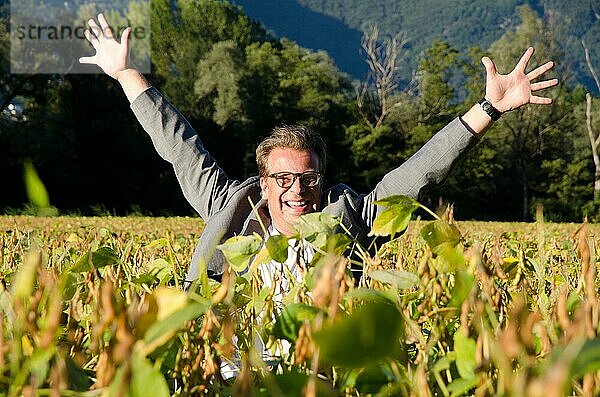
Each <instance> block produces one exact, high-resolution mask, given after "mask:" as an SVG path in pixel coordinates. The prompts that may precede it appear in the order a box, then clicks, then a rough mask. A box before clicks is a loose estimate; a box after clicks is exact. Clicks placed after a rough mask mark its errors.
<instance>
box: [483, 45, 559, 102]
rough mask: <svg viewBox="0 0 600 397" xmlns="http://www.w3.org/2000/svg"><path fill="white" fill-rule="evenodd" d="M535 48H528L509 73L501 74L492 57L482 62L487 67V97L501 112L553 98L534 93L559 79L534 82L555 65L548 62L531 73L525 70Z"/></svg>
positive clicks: (550, 100) (548, 100)
mask: <svg viewBox="0 0 600 397" xmlns="http://www.w3.org/2000/svg"><path fill="white" fill-rule="evenodd" d="M533 51H534V50H533V48H529V49H527V51H526V52H525V54H523V56H522V57H521V59H520V61H519V63H517V65H516V66H515V68H514V69H513V70H512V72H510V73H509V74H505V75H503V74H499V73H498V72H497V71H496V67H495V65H494V63H493V62H492V60H491V59H489V58H487V57H484V58H483V59H482V62H483V64H484V66H485V69H486V74H487V76H486V89H485V97H486V98H487V99H488V100H489V101H490V102H491V103H492V104H493V105H494V107H495V108H496V109H498V110H499V111H501V112H507V111H509V110H513V109H517V108H519V107H521V106H523V105H526V104H528V103H536V104H549V103H551V102H552V99H551V98H546V97H540V96H536V95H533V92H535V91H537V90H541V89H543V88H547V87H552V86H554V85H556V84H558V80H557V79H552V80H545V81H541V82H537V83H532V81H533V80H535V79H536V78H538V77H540V76H542V75H543V74H544V73H546V72H547V71H548V70H550V69H551V68H552V67H553V66H554V63H553V62H546V63H545V64H543V65H542V66H539V67H537V68H536V69H534V70H532V71H531V72H529V73H526V72H525V69H526V67H527V64H528V63H529V60H530V59H531V56H532V55H533Z"/></svg>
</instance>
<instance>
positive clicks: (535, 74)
mask: <svg viewBox="0 0 600 397" xmlns="http://www.w3.org/2000/svg"><path fill="white" fill-rule="evenodd" d="M553 67H554V62H552V61H549V62H546V63H545V64H543V65H542V66H538V67H537V68H535V69H533V70H532V71H531V72H529V73H527V78H528V79H529V81H532V80H535V79H537V78H538V77H540V76H541V75H543V74H544V73H546V72H547V71H548V70H550V69H552V68H553Z"/></svg>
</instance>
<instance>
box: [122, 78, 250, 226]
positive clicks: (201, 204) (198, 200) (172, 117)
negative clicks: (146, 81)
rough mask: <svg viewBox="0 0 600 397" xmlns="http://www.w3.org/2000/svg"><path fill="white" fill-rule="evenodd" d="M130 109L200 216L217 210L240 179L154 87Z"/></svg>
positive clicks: (208, 215)
mask: <svg viewBox="0 0 600 397" xmlns="http://www.w3.org/2000/svg"><path fill="white" fill-rule="evenodd" d="M131 109H132V110H133V113H134V114H135V116H136V118H137V119H138V121H139V122H140V124H141V125H142V127H143V128H144V130H145V131H146V132H147V133H148V135H150V138H151V139H152V143H153V144H154V148H155V149H156V151H157V152H158V154H159V155H160V156H161V157H162V158H163V159H165V160H166V161H168V162H169V163H171V164H172V165H173V169H174V170H175V175H176V176H177V180H178V181H179V186H181V190H182V191H183V194H184V196H185V198H186V199H187V201H188V202H189V203H190V205H191V206H192V207H193V208H194V209H195V210H196V211H197V212H198V214H199V215H200V216H201V217H202V218H203V219H208V217H210V216H211V215H212V214H213V213H215V212H216V211H218V210H220V209H221V208H222V207H223V205H224V204H225V202H226V201H227V197H228V195H229V192H230V191H232V189H233V188H234V187H235V186H236V185H238V184H239V182H238V181H235V180H230V179H229V178H228V177H227V175H226V174H225V172H224V171H223V170H222V169H221V168H220V167H219V166H218V165H217V163H216V161H215V160H214V159H213V158H212V157H211V156H210V154H209V153H208V151H207V150H206V149H204V146H203V145H202V141H201V140H200V137H199V136H198V134H197V133H196V131H195V130H194V129H193V128H192V126H191V125H190V123H189V122H188V121H187V120H186V119H185V117H184V116H183V115H182V114H181V113H179V111H178V110H177V109H176V108H175V107H174V106H173V105H171V103H169V101H167V100H166V99H165V98H164V97H163V96H162V94H161V93H160V92H159V91H158V90H157V89H156V88H154V87H150V88H149V89H147V90H146V91H144V92H143V93H142V94H140V95H139V96H138V97H137V98H136V99H135V100H134V101H133V102H132V103H131Z"/></svg>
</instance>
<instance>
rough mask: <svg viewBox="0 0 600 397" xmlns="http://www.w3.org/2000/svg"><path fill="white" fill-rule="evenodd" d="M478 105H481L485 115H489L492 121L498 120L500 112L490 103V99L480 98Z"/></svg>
mask: <svg viewBox="0 0 600 397" xmlns="http://www.w3.org/2000/svg"><path fill="white" fill-rule="evenodd" d="M479 105H480V106H481V109H482V110H483V111H484V112H486V113H487V115H488V116H490V117H491V119H492V120H494V121H496V120H498V119H499V118H500V116H502V112H501V111H499V110H498V109H496V108H495V107H494V105H492V104H491V103H490V101H488V100H487V99H485V97H484V98H481V100H480V101H479Z"/></svg>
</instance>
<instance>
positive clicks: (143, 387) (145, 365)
mask: <svg viewBox="0 0 600 397" xmlns="http://www.w3.org/2000/svg"><path fill="white" fill-rule="evenodd" d="M129 390H130V392H131V396H132V397H146V396H148V395H150V394H151V395H152V396H154V397H169V396H170V395H171V394H170V393H169V387H168V386H167V382H166V380H165V377H164V376H163V374H162V373H161V372H160V371H159V370H158V368H155V367H154V366H152V364H150V362H149V361H148V360H146V359H145V358H144V357H140V356H139V355H137V354H134V355H133V357H131V383H130V385H129Z"/></svg>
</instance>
